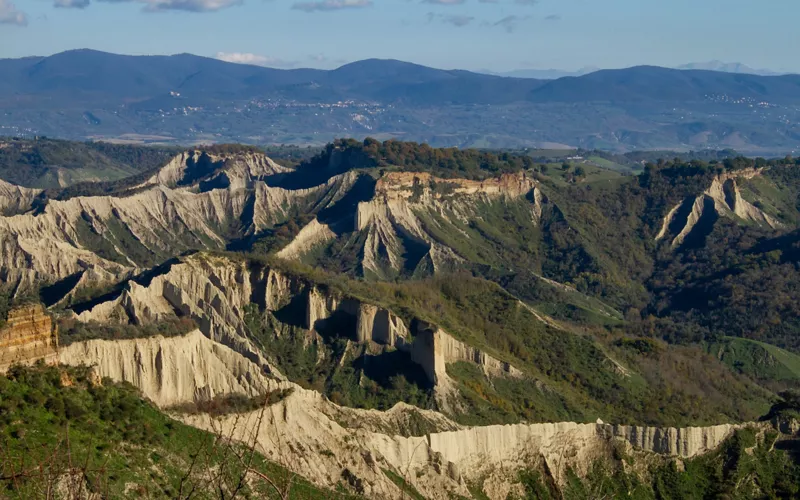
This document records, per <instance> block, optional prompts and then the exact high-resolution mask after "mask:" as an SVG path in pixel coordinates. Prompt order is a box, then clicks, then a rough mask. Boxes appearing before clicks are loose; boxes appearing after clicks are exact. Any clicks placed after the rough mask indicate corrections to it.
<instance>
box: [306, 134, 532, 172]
mask: <svg viewBox="0 0 800 500" xmlns="http://www.w3.org/2000/svg"><path fill="white" fill-rule="evenodd" d="M334 155H335V156H336V157H338V158H339V159H338V160H337V159H334V162H335V163H338V164H340V165H346V166H347V168H348V169H350V168H369V167H373V168H374V167H401V168H402V169H403V170H405V171H411V172H430V173H432V174H434V175H437V176H439V177H446V178H447V177H451V178H452V177H459V178H467V179H483V178H486V177H491V176H496V175H499V174H502V173H506V172H516V171H519V170H522V169H529V168H532V167H533V164H534V162H533V159H532V158H530V157H529V156H526V155H519V154H514V153H508V152H502V153H493V152H488V151H480V150H477V149H458V148H433V147H431V146H429V145H427V144H424V143H423V144H419V143H416V142H402V141H397V140H393V139H392V140H388V141H384V142H380V141H378V140H375V139H372V138H367V139H365V140H364V141H356V140H354V139H337V140H336V141H334V142H333V143H331V144H329V145H328V146H327V147H326V149H325V151H323V152H322V153H321V154H320V155H319V156H317V157H315V158H314V159H312V160H311V161H310V162H309V163H308V165H309V166H312V167H314V168H319V167H328V166H330V164H331V157H332V156H334ZM304 165H305V164H304ZM304 165H301V168H302V166H304Z"/></svg>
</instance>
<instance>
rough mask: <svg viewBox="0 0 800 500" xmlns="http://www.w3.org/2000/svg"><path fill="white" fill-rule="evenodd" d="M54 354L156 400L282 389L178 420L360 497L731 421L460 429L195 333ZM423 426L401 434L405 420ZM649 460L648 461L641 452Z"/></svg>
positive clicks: (722, 435) (661, 449) (693, 442)
mask: <svg viewBox="0 0 800 500" xmlns="http://www.w3.org/2000/svg"><path fill="white" fill-rule="evenodd" d="M61 359H62V362H64V363H69V364H89V365H95V367H96V368H95V370H96V372H97V373H98V374H99V375H100V376H103V377H110V378H112V379H114V380H118V381H127V382H130V383H132V384H134V385H136V386H137V387H139V388H140V389H141V390H142V391H143V393H144V394H145V396H147V397H149V398H150V399H152V400H153V401H154V402H156V404H158V405H160V406H162V407H171V406H174V405H177V404H180V403H184V402H191V401H197V400H200V399H203V398H206V397H210V396H213V395H219V394H223V393H227V391H229V392H236V393H242V394H258V393H263V392H264V391H273V390H277V389H291V392H290V394H289V395H288V396H287V397H286V398H285V399H283V400H282V401H280V402H278V403H276V404H273V405H271V406H268V407H266V408H265V409H264V410H263V415H262V411H261V410H259V411H255V412H251V413H246V414H242V415H228V416H223V417H220V418H217V419H214V418H211V417H209V416H208V415H205V414H199V415H175V416H176V417H178V418H181V419H182V420H184V421H185V422H186V423H188V424H190V425H194V426H196V427H199V428H203V429H207V430H209V431H212V432H217V433H220V434H222V435H225V436H230V437H233V438H234V439H239V440H242V441H246V442H251V441H252V436H256V443H257V446H258V449H259V451H261V452H262V453H264V454H265V455H266V456H267V457H269V458H271V459H273V460H276V461H278V462H280V463H282V464H283V465H285V466H287V467H288V468H290V469H291V470H294V471H296V472H298V473H300V474H302V475H303V476H305V477H307V478H308V479H309V480H311V481H313V482H315V483H317V484H320V485H323V486H328V487H334V486H336V485H337V484H339V483H340V482H341V479H342V477H345V476H347V477H354V478H356V479H358V483H359V484H361V487H362V490H361V493H363V494H364V495H365V496H367V497H369V498H381V499H383V498H401V497H402V495H403V494H402V492H401V491H400V490H399V489H398V488H397V487H396V486H395V485H394V483H393V482H392V481H390V480H389V479H388V478H387V476H386V475H385V474H384V473H383V470H384V469H388V470H391V471H394V472H395V473H396V474H398V475H400V476H402V477H405V478H406V480H408V481H409V482H410V483H411V484H413V485H414V487H415V488H416V489H417V490H419V491H420V492H421V493H422V494H423V495H424V496H425V497H426V498H437V499H438V498H449V497H451V496H452V495H461V496H467V497H468V496H469V493H468V491H467V489H466V484H468V483H470V482H474V481H481V480H487V482H486V483H484V484H490V485H491V487H490V488H489V490H487V493H488V494H489V495H490V497H491V498H496V497H504V496H505V494H506V493H508V492H509V491H511V489H512V488H513V483H514V482H516V480H517V474H516V472H517V471H518V470H519V469H520V468H523V467H530V466H532V465H534V464H537V463H541V461H542V460H544V461H545V463H546V464H547V466H548V468H549V470H550V471H551V472H552V473H553V475H554V477H555V478H556V480H558V481H564V480H565V475H566V472H567V470H568V469H569V468H572V469H573V470H575V471H576V472H577V473H578V474H583V473H585V472H586V471H587V470H588V468H589V467H590V466H591V464H592V463H593V462H594V461H595V460H596V459H601V458H604V457H610V456H611V453H612V451H611V450H612V446H611V445H612V444H613V443H620V444H622V445H624V446H626V447H628V448H629V450H628V451H629V453H634V454H635V453H651V454H658V455H662V456H675V457H682V458H688V457H692V456H696V455H698V454H702V453H705V452H707V451H710V450H713V449H715V448H716V447H717V446H719V444H720V443H721V442H722V441H723V440H724V439H726V438H727V437H728V436H730V435H731V433H732V432H733V431H734V430H735V429H736V428H737V426H733V425H720V426H714V427H705V428H687V429H659V428H650V427H630V426H619V425H610V424H603V423H600V422H598V423H596V424H581V423H573V422H561V423H543V424H518V425H495V426H487V427H471V428H462V427H460V426H458V425H457V424H454V423H453V422H451V421H449V420H448V419H447V418H446V417H444V416H442V415H439V414H437V413H435V412H430V411H423V410H419V409H416V408H413V407H409V406H407V405H402V404H400V405H398V406H396V407H395V408H393V409H392V410H390V411H387V412H379V411H375V410H356V409H351V408H342V407H339V406H337V405H335V404H333V403H331V402H330V401H328V400H327V399H326V398H324V397H323V396H321V395H320V394H319V393H316V392H314V391H309V390H305V389H302V388H301V387H299V386H296V385H294V384H291V383H289V382H281V381H277V380H272V379H270V378H268V377H265V376H263V375H261V374H260V372H259V370H258V367H257V366H255V365H253V364H252V363H251V362H250V361H248V360H246V359H245V358H243V357H241V356H240V355H238V354H236V353H235V352H233V351H231V350H230V349H228V348H227V347H225V346H221V345H218V344H216V343H214V342H213V341H211V340H209V339H208V338H206V337H205V336H203V335H201V334H199V332H193V333H191V334H189V335H188V336H186V337H181V338H170V339H165V338H163V337H155V338H152V339H137V340H126V341H89V342H85V343H79V344H74V345H72V346H70V347H68V348H67V350H66V351H65V352H64V353H62V357H61ZM411 421H417V422H419V421H422V422H425V425H426V426H428V428H429V429H430V431H428V432H425V433H424V435H418V436H407V435H406V436H407V437H404V436H403V435H401V434H403V433H404V432H405V430H408V428H409V422H411ZM649 460H652V458H651V459H649Z"/></svg>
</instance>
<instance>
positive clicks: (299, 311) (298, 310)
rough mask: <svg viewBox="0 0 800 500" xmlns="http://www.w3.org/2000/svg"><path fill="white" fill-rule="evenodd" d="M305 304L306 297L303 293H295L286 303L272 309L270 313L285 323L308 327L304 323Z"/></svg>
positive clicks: (306, 302) (306, 301)
mask: <svg viewBox="0 0 800 500" xmlns="http://www.w3.org/2000/svg"><path fill="white" fill-rule="evenodd" d="M307 304H308V297H306V296H305V294H295V295H294V296H293V297H292V299H291V300H290V301H289V303H288V304H286V305H285V306H283V307H281V308H280V309H278V310H276V311H272V315H273V316H274V317H275V319H276V320H278V321H280V322H281V323H283V324H285V325H289V326H294V327H297V328H303V329H305V328H307V327H308V325H307V324H306V312H307Z"/></svg>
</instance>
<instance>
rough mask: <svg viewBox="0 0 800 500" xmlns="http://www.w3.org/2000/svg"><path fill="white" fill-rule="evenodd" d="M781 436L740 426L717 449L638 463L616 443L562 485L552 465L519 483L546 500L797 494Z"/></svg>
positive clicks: (798, 472) (797, 479)
mask: <svg viewBox="0 0 800 500" xmlns="http://www.w3.org/2000/svg"><path fill="white" fill-rule="evenodd" d="M780 437H781V436H779V435H778V434H776V433H775V432H766V433H764V434H760V435H759V434H756V433H755V432H754V431H753V430H750V429H746V430H740V431H737V432H736V434H734V435H733V436H732V437H730V438H729V439H728V440H726V441H725V442H724V443H723V444H722V445H721V446H720V447H719V448H718V449H717V450H715V451H713V452H711V453H708V454H705V455H702V456H700V457H696V458H692V459H688V460H683V461H681V462H678V461H675V460H659V461H654V462H651V463H649V464H648V463H644V461H642V462H643V463H636V461H637V459H640V458H642V457H641V455H640V456H639V457H637V458H635V457H631V456H627V455H626V454H625V453H624V452H623V451H622V450H621V449H617V450H615V458H614V460H609V461H597V462H595V463H594V464H593V465H592V466H591V467H590V469H589V471H588V474H587V476H586V477H585V478H583V479H581V478H579V477H578V476H577V475H576V474H575V473H574V472H573V471H571V470H570V471H568V472H567V483H566V485H565V486H564V487H563V489H562V490H561V491H556V490H555V489H554V488H553V483H552V481H550V480H548V479H549V477H548V476H547V471H540V470H529V471H524V472H523V473H521V474H520V483H521V485H522V487H523V490H524V491H525V493H526V498H536V499H541V500H545V499H551V498H569V499H587V500H588V499H594V498H620V499H641V500H644V499H676V500H677V499H684V498H693V499H694V498H698V499H699V498H730V499H750V498H797V495H798V494H800V487H799V486H798V485H800V464H798V463H797V461H796V460H793V458H792V457H791V455H790V454H789V453H787V452H786V451H784V450H783V449H780V448H782V445H783V444H787V443H792V442H793V441H791V440H784V441H777V440H778V439H779V438H780ZM776 443H777V446H774V445H776ZM794 443H795V445H796V442H794ZM679 464H680V465H679ZM545 478H548V479H545Z"/></svg>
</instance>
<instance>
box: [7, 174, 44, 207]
mask: <svg viewBox="0 0 800 500" xmlns="http://www.w3.org/2000/svg"><path fill="white" fill-rule="evenodd" d="M41 192H42V190H41V189H31V188H26V187H22V186H15V185H14V184H9V183H8V182H6V181H4V180H0V214H3V215H14V214H18V213H23V212H27V211H28V210H30V209H31V208H32V207H33V202H34V200H36V197H37V196H39V194H40V193H41Z"/></svg>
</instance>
